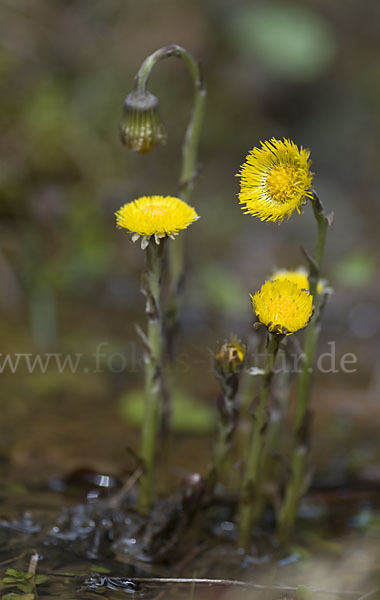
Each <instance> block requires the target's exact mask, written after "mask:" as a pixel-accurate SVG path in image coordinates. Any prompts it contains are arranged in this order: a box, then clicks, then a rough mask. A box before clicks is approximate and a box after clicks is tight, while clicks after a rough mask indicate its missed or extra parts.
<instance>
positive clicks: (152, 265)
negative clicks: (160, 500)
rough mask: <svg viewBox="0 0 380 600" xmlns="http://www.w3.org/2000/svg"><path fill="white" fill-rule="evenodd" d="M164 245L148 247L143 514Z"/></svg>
mask: <svg viewBox="0 0 380 600" xmlns="http://www.w3.org/2000/svg"><path fill="white" fill-rule="evenodd" d="M164 245H165V242H164V241H161V243H160V244H159V245H158V244H156V243H155V242H154V241H151V242H150V243H149V244H148V246H147V248H146V274H145V278H144V294H145V295H146V312H147V315H148V335H147V345H148V348H147V353H146V356H145V410H144V422H143V427H142V441H141V458H142V460H143V462H144V473H143V474H142V476H141V478H140V487H139V509H140V511H141V512H142V513H145V512H147V511H148V510H149V508H150V506H151V504H152V497H153V472H154V464H155V455H156V439H157V432H158V428H159V423H160V413H161V410H162V406H161V404H162V387H163V382H162V357H163V339H162V312H161V306H160V284H161V273H162V265H163V252H164Z"/></svg>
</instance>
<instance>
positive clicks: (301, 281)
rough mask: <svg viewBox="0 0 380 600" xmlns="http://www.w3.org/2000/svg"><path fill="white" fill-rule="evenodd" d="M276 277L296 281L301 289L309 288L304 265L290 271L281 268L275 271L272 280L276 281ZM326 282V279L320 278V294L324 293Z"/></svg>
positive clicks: (318, 287) (318, 286)
mask: <svg viewBox="0 0 380 600" xmlns="http://www.w3.org/2000/svg"><path fill="white" fill-rule="evenodd" d="M276 279H281V280H284V279H288V280H289V281H293V283H296V284H297V285H298V286H299V287H300V288H301V290H309V279H308V273H307V270H306V269H305V268H304V267H299V268H298V269H296V270H294V271H288V270H287V269H279V270H278V271H275V272H274V273H273V275H272V281H275V280H276ZM324 283H325V280H323V279H320V280H319V281H318V285H317V292H318V294H322V292H323V290H324V288H325V285H324Z"/></svg>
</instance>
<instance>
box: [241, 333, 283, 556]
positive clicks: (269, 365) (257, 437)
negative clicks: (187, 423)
mask: <svg viewBox="0 0 380 600" xmlns="http://www.w3.org/2000/svg"><path fill="white" fill-rule="evenodd" d="M282 338H283V336H282V335H278V334H271V333H270V334H269V342H268V348H267V358H266V365H265V370H264V380H263V384H262V386H261V390H260V396H259V403H258V406H257V409H256V411H255V415H254V423H253V429H252V436H251V442H250V446H249V449H248V456H247V461H246V465H245V473H244V477H243V482H242V493H241V500H240V505H239V545H240V547H242V548H248V546H249V544H250V540H251V532H252V526H253V517H254V514H255V507H254V501H255V496H256V488H257V478H258V474H259V467H260V458H261V452H262V446H263V429H264V425H265V420H266V405H267V400H268V396H269V392H270V388H271V383H272V379H273V367H274V363H275V360H276V356H277V352H278V349H279V346H280V342H281V340H282Z"/></svg>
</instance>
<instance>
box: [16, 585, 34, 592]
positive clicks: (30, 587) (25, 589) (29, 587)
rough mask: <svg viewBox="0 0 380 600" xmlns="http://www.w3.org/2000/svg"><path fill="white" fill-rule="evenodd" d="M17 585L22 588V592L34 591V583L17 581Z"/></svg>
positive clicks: (19, 588)
mask: <svg viewBox="0 0 380 600" xmlns="http://www.w3.org/2000/svg"><path fill="white" fill-rule="evenodd" d="M15 587H16V588H17V589H18V590H20V592H25V593H28V592H33V583H16V584H15Z"/></svg>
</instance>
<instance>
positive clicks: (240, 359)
mask: <svg viewBox="0 0 380 600" xmlns="http://www.w3.org/2000/svg"><path fill="white" fill-rule="evenodd" d="M245 355H246V347H245V346H244V344H242V342H241V341H240V340H239V339H238V338H233V339H232V340H231V341H229V342H224V344H223V345H222V346H221V348H220V350H219V352H218V353H217V354H216V355H215V367H216V370H217V372H218V373H219V374H220V375H221V376H223V377H227V376H228V375H232V374H238V373H240V372H241V371H242V370H243V368H244V361H245Z"/></svg>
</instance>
